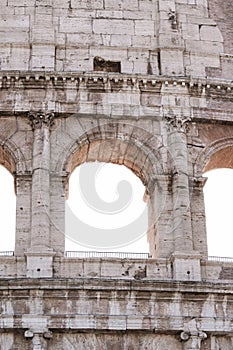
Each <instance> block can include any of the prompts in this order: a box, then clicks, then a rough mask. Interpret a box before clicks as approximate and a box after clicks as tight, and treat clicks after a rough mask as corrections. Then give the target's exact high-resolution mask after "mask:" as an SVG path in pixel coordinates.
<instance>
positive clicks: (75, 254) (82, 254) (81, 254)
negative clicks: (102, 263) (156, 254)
mask: <svg viewBox="0 0 233 350" xmlns="http://www.w3.org/2000/svg"><path fill="white" fill-rule="evenodd" d="M65 256H66V257H67V258H121V259H125V258H128V259H148V258H149V257H150V256H149V254H148V253H128V252H95V251H93V252H90V251H67V252H66V253H65Z"/></svg>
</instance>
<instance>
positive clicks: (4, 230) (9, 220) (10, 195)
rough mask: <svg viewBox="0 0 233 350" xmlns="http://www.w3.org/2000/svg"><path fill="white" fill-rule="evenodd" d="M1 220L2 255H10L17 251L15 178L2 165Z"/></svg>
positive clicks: (0, 188) (0, 244)
mask: <svg viewBox="0 0 233 350" xmlns="http://www.w3.org/2000/svg"><path fill="white" fill-rule="evenodd" d="M8 169H9V167H8ZM0 218H1V221H0V222H1V224H0V228H1V235H0V254H1V255H10V254H11V252H13V251H14V249H15V220H16V195H15V190H14V177H13V176H12V174H11V173H10V172H9V171H8V170H7V169H6V167H5V166H2V165H0Z"/></svg>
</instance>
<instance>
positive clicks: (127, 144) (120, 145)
mask: <svg viewBox="0 0 233 350" xmlns="http://www.w3.org/2000/svg"><path fill="white" fill-rule="evenodd" d="M104 127H105V128H106V125H104ZM135 130H136V131H137V132H138V130H137V128H135ZM97 131H98V130H96V132H95V133H94V132H93V130H92V133H91V134H90V135H88V136H86V135H85V137H84V138H83V139H82V140H81V139H80V140H79V142H76V143H74V144H73V145H71V148H70V150H69V153H68V155H67V154H66V156H65V158H64V163H63V170H65V171H66V173H68V176H67V184H66V193H67V199H68V197H69V194H70V193H71V192H70V189H69V186H70V183H71V180H72V177H74V178H75V169H76V168H78V167H79V166H80V165H81V164H83V163H84V164H86V165H85V166H84V168H83V169H86V167H88V166H90V164H92V167H96V166H97V168H98V167H99V168H98V171H99V170H100V169H110V168H111V169H112V170H111V172H112V173H110V174H109V175H108V177H109V179H112V178H113V177H114V176H113V175H115V173H117V171H118V170H116V169H121V172H122V170H123V169H124V170H125V172H127V173H128V174H130V175H131V176H134V179H136V181H138V182H139V183H140V186H142V187H141V188H142V189H141V195H140V196H141V198H140V200H139V199H138V203H139V202H140V203H141V205H142V206H144V207H143V208H144V209H143V210H142V212H143V213H144V216H143V218H141V216H140V215H139V216H138V217H137V214H136V219H135V217H134V218H133V219H131V224H132V223H133V224H134V228H131V225H130V227H128V226H127V225H124V226H123V227H122V231H121V232H117V231H116V230H115V232H116V233H115V239H116V238H118V239H116V241H115V242H112V241H111V242H110V243H109V242H107V241H108V239H110V235H109V230H110V229H111V231H112V232H113V230H114V229H116V227H115V226H114V225H116V223H115V224H113V220H112V218H113V216H115V215H116V216H115V218H114V220H117V219H116V218H117V217H118V216H117V215H119V212H118V213H115V214H114V213H109V214H108V215H109V218H108V219H106V220H105V219H104V218H103V217H102V221H103V222H105V221H106V223H107V222H108V221H111V225H112V226H111V225H110V223H108V224H107V225H108V226H107V228H106V229H105V231H104V232H105V239H106V242H107V243H106V244H100V245H99V246H98V250H101V249H108V250H109V251H110V250H113V249H114V250H118V249H120V248H121V249H124V250H129V247H128V245H129V242H133V241H136V240H137V239H138V238H139V237H138V234H137V233H135V232H136V228H138V227H140V226H141V225H142V224H141V222H144V223H145V224H144V225H145V226H144V228H143V233H144V234H145V233H146V231H147V237H146V235H145V237H144V243H143V244H141V243H138V244H139V245H140V247H139V248H132V249H137V250H138V251H141V252H142V251H145V249H146V251H147V253H149V250H150V254H151V255H153V254H154V244H153V242H154V238H153V237H152V236H154V231H153V229H151V228H150V227H149V225H150V222H149V224H148V215H147V204H146V203H144V202H143V198H142V197H144V200H147V199H148V196H147V194H148V193H149V192H151V193H153V191H154V183H155V176H156V175H155V174H157V172H159V173H161V172H162V170H161V162H160V158H158V159H159V160H158V159H157V156H156V155H155V153H156V152H155V151H152V150H153V148H152V149H151V148H150V147H151V145H150V144H149V142H148V140H149V136H148V135H144V134H143V136H145V142H143V141H140V138H139V137H138V136H137V135H134V136H133V133H132V134H131V135H126V134H125V135H124V134H119V135H116V134H115V133H113V134H112V133H108V137H107V138H102V137H103V136H105V134H106V132H105V134H104V135H102V136H101V135H99V134H98V133H97ZM136 131H135V132H136ZM118 132H119V130H118ZM136 136H137V137H136ZM146 136H147V137H146ZM93 137H94V139H93ZM153 142H155V141H154V139H153ZM153 145H154V143H153ZM98 162H99V163H98ZM88 164H89V165H88ZM103 164H105V165H103ZM107 165H108V166H107ZM157 167H158V168H159V170H157ZM113 169H114V170H113ZM77 171H78V170H77ZM93 171H94V170H93ZM98 171H97V172H98ZM73 173H74V175H72V174H73ZM86 174H88V171H87V172H86ZM86 177H87V175H86ZM90 181H91V180H88V181H86V183H89V182H90ZM132 181H133V180H132ZM76 182H77V180H76ZM107 182H108V181H107V180H105V183H104V187H105V185H106V184H107ZM130 184H131V180H129V179H128V180H127V181H126V183H125V182H123V183H122V182H121V181H120V186H118V192H119V196H118V197H117V198H118V199H116V198H115V199H114V198H112V199H111V200H110V203H108V205H110V208H111V210H113V209H114V208H113V207H114V206H115V205H119V204H120V203H121V201H122V200H123V202H124V200H125V202H126V203H123V204H122V203H121V204H122V205H123V207H124V205H125V206H126V207H127V200H128V202H129V199H128V198H131V197H130V196H131V194H130V193H131V192H139V190H134V189H132V186H131V185H130ZM102 187H103V186H102ZM110 187H111V185H110ZM111 188H114V191H115V190H116V188H117V184H116V183H114V184H113V185H112V187H111ZM122 188H123V190H122V194H123V195H122V194H121V193H120V190H121V189H122ZM124 191H128V192H127V193H129V197H128V198H126V197H127V196H126V195H125V194H124V193H123V192H124ZM94 192H96V191H95V189H94V187H93V186H92V196H93V193H94ZM109 192H111V191H109ZM111 193H113V192H111ZM115 193H116V192H115ZM145 194H146V195H145ZM116 196H117V194H116ZM79 197H80V198H81V196H79ZM95 198H96V197H95ZM111 201H112V202H111ZM148 203H149V202H148ZM102 204H103V203H102ZM105 204H106V203H105ZM123 207H122V208H123ZM112 208H113V209H112ZM122 208H121V209H119V208H117V210H119V211H121V212H122ZM139 208H140V206H139ZM106 210H107V211H108V210H109V209H108V208H107V209H106ZM111 210H110V211H111ZM114 210H115V209H114ZM127 210H129V208H128V207H127ZM127 210H126V213H127ZM97 211H98V210H97ZM68 213H69V207H68V208H67V206H66V223H67V222H68V221H69V222H72V218H69V220H68V218H67V217H68V216H69V215H70V216H71V217H73V221H74V223H72V226H78V224H77V222H75V218H74V215H72V213H70V214H68ZM135 213H136V210H135ZM102 215H103V213H102ZM92 217H93V212H92V213H89V218H88V219H89V222H91V221H92V220H93V219H92ZM150 217H151V216H150ZM150 217H149V219H150ZM110 218H111V219H110ZM142 219H143V220H142ZM97 220H101V219H97ZM120 222H123V219H122V218H120V217H119V218H118V222H117V225H118V226H119V223H120ZM153 224H154V220H153ZM97 226H98V225H97ZM136 226H137V227H136ZM97 229H98V227H96V230H97ZM101 229H102V228H101ZM67 230H68V226H67V224H66V232H68V231H67ZM141 231H142V230H141V229H139V232H140V233H141ZM81 232H82V230H81ZM83 232H85V233H86V232H88V230H87V229H85V227H83ZM98 232H99V233H100V231H98ZM104 232H102V234H103V236H104ZM67 235H68V234H67ZM93 235H94V233H93ZM121 235H125V236H129V235H130V237H131V238H129V240H128V241H127V243H125V237H124V240H123V239H119V237H120V236H121ZM135 235H136V236H135ZM87 236H88V235H87V233H86V236H85V238H87ZM139 236H140V235H139ZM142 236H143V234H142ZM147 239H148V242H149V244H147V243H145V242H146V241H147ZM111 240H112V238H111ZM103 241H104V239H103V240H102V243H103ZM151 242H152V244H151ZM85 245H86V246H88V247H89V249H91V248H93V249H94V247H93V246H92V244H91V243H90V240H89V241H88V244H85ZM123 246H125V248H123ZM144 247H146V248H144ZM66 249H68V243H67V244H66Z"/></svg>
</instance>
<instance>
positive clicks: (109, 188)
mask: <svg viewBox="0 0 233 350" xmlns="http://www.w3.org/2000/svg"><path fill="white" fill-rule="evenodd" d="M144 194H145V186H144V185H143V184H142V182H141V180H140V179H139V178H138V177H137V176H136V175H135V174H134V173H133V172H132V171H130V170H129V169H127V167H126V166H122V165H118V164H111V163H106V162H105V163H104V162H89V163H83V164H82V165H80V166H77V167H76V168H75V170H74V171H73V172H72V174H71V176H70V178H69V196H68V199H67V201H66V225H65V226H66V230H65V232H66V251H72V250H73V251H83V250H91V251H104V252H127V253H149V246H148V243H147V236H146V231H147V227H148V213H147V204H146V203H145V201H143V197H144Z"/></svg>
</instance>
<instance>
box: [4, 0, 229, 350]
mask: <svg viewBox="0 0 233 350" xmlns="http://www.w3.org/2000/svg"><path fill="white" fill-rule="evenodd" d="M0 5H1V11H0V12H1V13H0V163H1V164H2V165H4V166H5V167H6V168H7V169H8V170H9V171H10V172H11V173H12V175H13V176H14V178H15V188H16V195H17V209H16V217H17V218H16V219H17V220H16V244H15V252H14V256H8V257H6V256H1V257H0V277H1V283H0V294H1V298H0V304H1V316H0V330H1V332H0V348H1V349H3V350H8V349H9V350H10V349H11V350H16V349H17V350H18V349H33V350H42V349H43V350H46V349H106V350H108V349H110V348H111V349H117V350H118V349H119V350H120V349H125V350H126V349H149V350H150V349H157V350H161V349H167V350H220V349H224V350H231V349H232V342H233V341H232V338H233V330H232V320H231V319H232V280H233V274H232V263H231V262H230V261H226V262H220V261H219V262H218V261H211V260H210V259H208V249H207V241H206V229H205V210H204V198H203V186H204V184H205V179H204V178H203V176H202V175H203V172H204V171H206V170H209V169H214V168H218V167H222V166H224V167H230V168H232V166H233V160H232V149H233V123H232V120H233V114H232V89H233V85H232V73H231V72H232V62H233V60H232V56H231V54H232V52H231V51H232V44H231V42H232V38H231V31H232V28H231V22H232V21H231V17H232V11H231V9H232V5H231V3H230V1H225V2H224V4H220V3H219V2H217V1H215V0H210V1H209V2H208V3H207V1H205V0H168V1H164V0H121V1H112V0H103V1H102V0H97V1H92V0H88V1H87V0H86V1H76V0H69V1H68V0H64V1H59V0H55V1H52V0H40V1H39V0H18V1H17V2H15V1H12V0H0ZM90 161H102V162H113V163H115V164H121V165H122V164H123V165H125V166H126V167H128V168H129V169H130V170H131V171H133V172H134V173H135V174H136V175H137V176H138V177H139V178H140V179H141V181H142V183H143V184H144V186H145V199H146V200H147V204H148V212H149V214H148V233H147V237H148V242H149V249H150V254H151V258H150V259H114V258H86V259H83V258H79V259H78V258H76V259H74V258H68V257H66V256H64V249H65V244H64V243H65V242H64V241H65V202H66V197H67V194H68V192H69V176H70V174H71V173H72V171H73V170H74V169H75V168H76V167H77V166H78V165H80V164H82V163H84V162H90Z"/></svg>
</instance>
